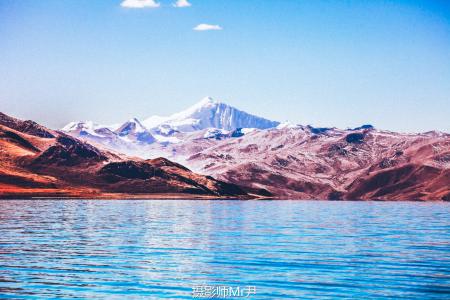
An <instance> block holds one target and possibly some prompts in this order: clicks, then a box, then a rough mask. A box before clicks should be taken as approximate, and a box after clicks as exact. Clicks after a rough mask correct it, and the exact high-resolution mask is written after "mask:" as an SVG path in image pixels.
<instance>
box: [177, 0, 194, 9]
mask: <svg viewBox="0 0 450 300" xmlns="http://www.w3.org/2000/svg"><path fill="white" fill-rule="evenodd" d="M191 5H192V4H191V3H189V1H188V0H177V2H175V3H174V4H173V6H174V7H189V6H191Z"/></svg>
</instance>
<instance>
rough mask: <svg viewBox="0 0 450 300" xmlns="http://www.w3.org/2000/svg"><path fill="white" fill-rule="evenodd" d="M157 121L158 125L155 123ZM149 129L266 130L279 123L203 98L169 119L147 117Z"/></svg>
mask: <svg viewBox="0 0 450 300" xmlns="http://www.w3.org/2000/svg"><path fill="white" fill-rule="evenodd" d="M156 120H159V121H160V123H159V124H158V123H157V122H155V121H156ZM143 123H144V125H146V126H147V127H148V128H149V127H152V128H154V127H159V126H161V125H169V126H170V127H172V128H173V129H174V130H176V131H181V132H191V131H197V130H203V129H206V128H217V129H224V130H234V129H237V128H258V129H266V128H272V127H276V126H277V125H278V124H279V122H275V121H270V120H267V119H264V118H261V117H257V116H254V115H251V114H248V113H246V112H243V111H241V110H238V109H236V108H234V107H232V106H230V105H228V104H225V103H223V102H219V101H216V100H214V99H213V98H211V97H205V98H203V99H202V100H200V101H199V102H197V103H196V104H194V105H192V106H191V107H189V108H187V109H185V110H183V111H181V112H179V113H176V114H173V115H171V116H169V117H166V118H164V117H155V116H152V117H149V118H148V119H146V120H145V121H144V122H143Z"/></svg>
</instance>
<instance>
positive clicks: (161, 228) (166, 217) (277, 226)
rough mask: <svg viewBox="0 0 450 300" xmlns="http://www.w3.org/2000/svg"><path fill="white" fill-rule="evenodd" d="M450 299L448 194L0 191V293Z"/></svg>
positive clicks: (94, 296)
mask: <svg viewBox="0 0 450 300" xmlns="http://www.w3.org/2000/svg"><path fill="white" fill-rule="evenodd" d="M196 286H197V287H198V286H231V287H234V288H237V287H247V286H251V287H255V288H256V294H255V295H252V296H250V298H251V299H283V298H301V299H310V298H320V299H324V298H325V299H332V298H336V299H342V298H359V299H384V298H386V299H388V298H389V299H392V298H396V299H398V298H404V299H450V203H418V202H327V201H317V202H312V201H186V200H180V201H178V200H154V201H116V200H114V201H98V200H93V201H79V200H78V201H77V200H72V201H70V200H67V201H66V200H64V201H62V200H59V201H53V200H29V201H28V200H27V201H20V200H17V201H12V200H4V201H0V298H2V299H4V298H28V299H43V298H54V299H64V298H68V299H69V298H82V299H86V298H89V299H105V298H108V299H161V298H170V299H191V298H192V292H193V287H196Z"/></svg>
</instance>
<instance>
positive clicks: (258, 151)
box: [0, 97, 450, 201]
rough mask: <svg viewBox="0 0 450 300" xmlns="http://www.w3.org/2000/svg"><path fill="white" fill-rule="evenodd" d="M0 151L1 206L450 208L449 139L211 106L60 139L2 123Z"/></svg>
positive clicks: (205, 103) (85, 125) (77, 125)
mask: <svg viewBox="0 0 450 300" xmlns="http://www.w3.org/2000/svg"><path fill="white" fill-rule="evenodd" d="M0 150H1V153H2V155H1V160H2V165H3V166H5V167H4V169H3V170H2V171H1V173H0V197H1V196H3V197H6V196H8V197H13V196H17V195H19V196H23V195H34V196H36V195H38V196H46V195H47V196H49V195H50V196H55V195H65V196H70V197H74V196H78V197H80V196H86V195H88V196H89V197H93V198H96V197H106V198H107V197H116V196H117V197H119V196H118V195H120V196H121V197H123V195H127V196H128V197H136V196H140V197H146V196H145V195H147V196H148V195H150V196H151V197H153V198H155V197H157V195H159V196H160V197H166V198H170V197H187V198H192V197H193V196H194V195H195V197H206V198H207V197H215V198H223V197H235V198H252V197H253V198H255V197H256V198H273V199H328V200H446V201H450V135H449V134H447V133H443V132H438V131H431V132H425V133H414V134H413V133H409V134H406V133H397V132H391V131H386V130H379V129H376V128H374V127H373V126H372V125H362V126H360V127H357V128H352V129H338V128H334V127H330V128H317V127H313V126H310V125H308V126H305V125H297V124H290V123H283V124H281V123H279V122H277V121H271V120H267V119H265V118H261V117H258V116H255V115H252V114H249V113H246V112H243V111H241V110H239V109H237V108H234V107H232V106H230V105H227V104H225V103H223V102H218V101H214V100H213V99H211V98H209V97H207V98H205V99H202V100H201V101H200V102H198V103H197V104H195V105H193V106H191V107H189V108H188V109H186V110H184V111H182V112H179V113H176V114H173V115H171V116H168V117H160V116H151V117H148V118H146V119H144V120H143V121H140V120H138V119H137V118H132V119H130V120H127V121H126V122H123V123H118V124H116V125H100V124H98V123H95V122H93V121H84V122H71V123H69V124H67V125H66V126H64V128H62V130H60V131H58V130H51V129H48V128H45V127H43V126H41V125H39V124H36V123H34V122H32V121H21V120H18V119H15V118H12V117H9V116H7V115H4V114H2V115H0ZM191 170H192V171H191ZM111 195H113V196H111ZM170 195H171V196H170ZM173 195H178V196H173ZM182 195H188V196H182ZM150 196H148V197H150Z"/></svg>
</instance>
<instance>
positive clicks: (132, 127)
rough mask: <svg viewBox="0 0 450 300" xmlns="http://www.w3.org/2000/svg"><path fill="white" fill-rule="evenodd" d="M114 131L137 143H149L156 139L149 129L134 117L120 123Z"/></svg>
mask: <svg viewBox="0 0 450 300" xmlns="http://www.w3.org/2000/svg"><path fill="white" fill-rule="evenodd" d="M115 133H117V134H118V135H119V136H120V137H125V138H127V139H128V140H132V141H134V142H138V143H144V144H151V143H154V142H155V141H156V139H155V138H154V137H153V135H152V134H151V133H150V131H149V130H148V129H147V128H145V127H144V125H142V124H141V122H140V121H139V120H138V119H136V118H133V119H131V120H129V121H127V122H125V123H124V124H122V125H121V126H120V127H119V128H117V129H116V130H115Z"/></svg>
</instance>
